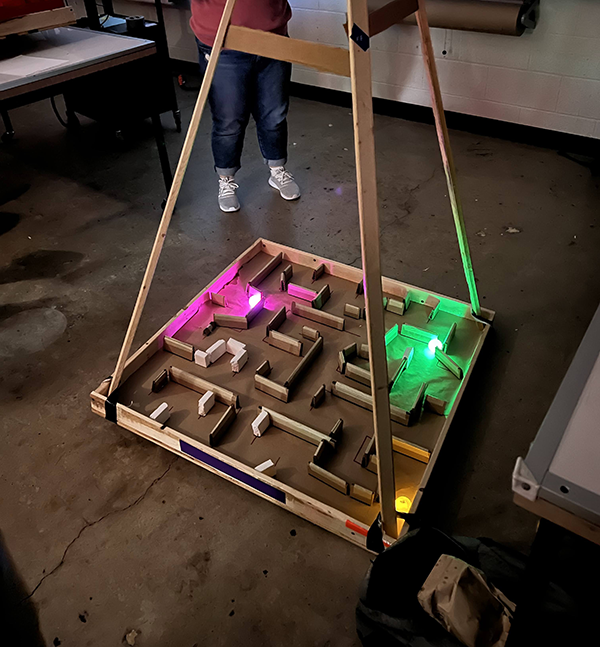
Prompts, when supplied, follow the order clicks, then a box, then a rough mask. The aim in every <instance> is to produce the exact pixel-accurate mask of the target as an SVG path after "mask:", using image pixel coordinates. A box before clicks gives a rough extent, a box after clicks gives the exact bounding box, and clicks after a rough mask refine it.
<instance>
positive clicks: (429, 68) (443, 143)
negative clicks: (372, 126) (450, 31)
mask: <svg viewBox="0 0 600 647" xmlns="http://www.w3.org/2000/svg"><path fill="white" fill-rule="evenodd" d="M418 5H419V8H418V10H417V14H416V15H417V25H418V27H419V34H420V35H421V52H422V54H423V60H424V61H425V70H426V72H427V78H428V80H429V91H430V93H431V106H432V108H433V116H434V119H435V128H436V131H437V136H438V142H439V145H440V153H441V155H442V164H443V166H444V172H445V174H446V182H447V184H448V196H449V197H450V206H451V207H452V216H453V217H454V226H455V227H456V235H457V237H458V246H459V249H460V255H461V258H462V263H463V269H464V272H465V278H466V279H467V285H468V287H469V296H470V298H471V307H472V309H473V314H475V315H476V316H481V306H480V304H479V295H478V294H477V285H476V284H475V274H474V272H473V262H472V260H471V251H470V249H469V241H468V239H467V231H466V228H465V221H464V218H463V210H462V203H461V200H460V197H459V195H458V187H457V178H456V168H455V166H454V158H453V155H452V149H451V148H450V136H449V135H448V126H447V125H446V115H445V114H444V105H443V102H442V91H441V89H440V81H439V78H438V74H437V68H436V64H435V54H434V51H433V45H432V43H431V33H430V31H429V23H428V21H427V10H426V8H425V0H418Z"/></svg>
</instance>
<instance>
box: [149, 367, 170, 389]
mask: <svg viewBox="0 0 600 647" xmlns="http://www.w3.org/2000/svg"><path fill="white" fill-rule="evenodd" d="M168 381H169V372H168V371H167V369H166V368H165V369H164V370H163V371H161V372H160V373H159V374H158V375H157V376H156V377H155V378H154V379H153V380H152V392H153V393H158V392H159V391H160V390H162V389H164V388H165V386H167V383H168Z"/></svg>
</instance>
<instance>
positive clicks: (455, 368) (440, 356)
mask: <svg viewBox="0 0 600 647" xmlns="http://www.w3.org/2000/svg"><path fill="white" fill-rule="evenodd" d="M435 358H436V359H437V361H438V362H439V363H440V364H441V365H442V366H444V367H445V368H447V369H448V370H449V371H450V373H452V375H454V376H455V377H457V378H458V379H459V380H462V377H463V370H462V368H461V367H460V366H459V365H458V364H457V363H456V362H455V361H454V360H453V359H452V358H451V357H448V355H446V353H444V351H443V350H442V349H441V348H436V349H435Z"/></svg>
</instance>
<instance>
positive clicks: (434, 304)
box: [423, 294, 441, 321]
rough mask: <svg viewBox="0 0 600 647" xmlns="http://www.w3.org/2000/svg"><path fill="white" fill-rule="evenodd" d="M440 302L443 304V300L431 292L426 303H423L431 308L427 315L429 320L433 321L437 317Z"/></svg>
mask: <svg viewBox="0 0 600 647" xmlns="http://www.w3.org/2000/svg"><path fill="white" fill-rule="evenodd" d="M440 304H441V301H440V300H439V299H438V298H437V297H434V296H432V295H431V294H430V295H429V296H428V297H427V298H426V299H425V303H424V304H423V305H424V306H425V307H426V308H427V309H428V310H429V316H428V317H427V321H433V319H434V318H435V315H436V314H437V313H438V311H439V309H440Z"/></svg>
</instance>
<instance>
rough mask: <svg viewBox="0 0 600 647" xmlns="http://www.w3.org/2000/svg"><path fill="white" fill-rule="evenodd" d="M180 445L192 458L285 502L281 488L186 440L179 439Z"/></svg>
mask: <svg viewBox="0 0 600 647" xmlns="http://www.w3.org/2000/svg"><path fill="white" fill-rule="evenodd" d="M179 446H180V448H181V451H182V452H183V453H184V454H188V455H189V456H191V457H192V458H195V459H197V460H199V461H202V462H203V463H206V464H207V465H210V466H211V467H214V468H215V469H216V470H219V472H223V474H227V476H231V477H233V478H234V479H236V480H238V481H240V482H241V483H245V484H246V485H249V486H250V487H251V488H254V489H255V490H258V491H259V492H262V493H263V494H266V495H267V496H270V497H271V498H273V499H275V500H276V501H281V503H285V492H282V491H281V490H278V489H277V488H274V487H272V486H271V485H268V484H267V483H263V482H262V481H259V480H258V479H257V478H254V477H253V476H250V475H249V474H246V472H242V471H241V470H238V469H237V467H232V466H231V465H228V464H227V463H224V462H223V461H221V460H219V459H218V458H215V457H214V456H211V455H210V454H207V453H206V452H203V451H202V450H200V449H197V448H196V447H194V446H192V445H190V444H188V443H186V442H185V441H184V440H180V441H179Z"/></svg>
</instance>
